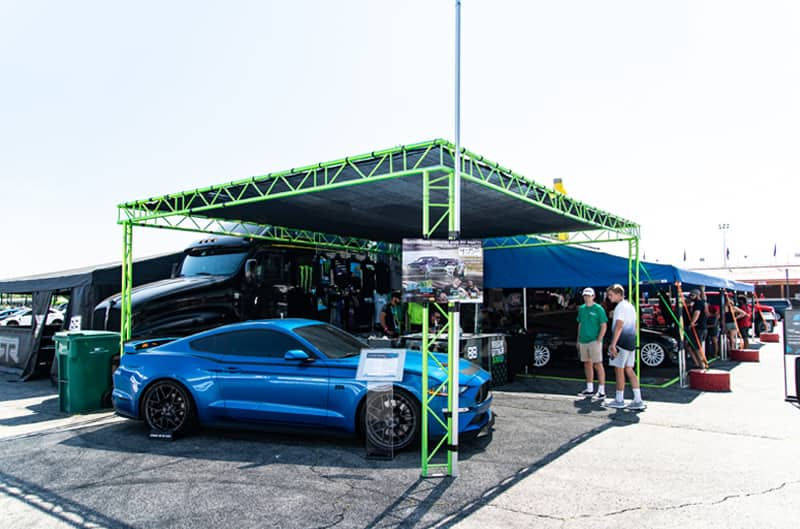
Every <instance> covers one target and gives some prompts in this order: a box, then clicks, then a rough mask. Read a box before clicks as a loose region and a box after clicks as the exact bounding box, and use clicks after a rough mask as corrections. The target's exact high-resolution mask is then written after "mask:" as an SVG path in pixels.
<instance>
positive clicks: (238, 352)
mask: <svg viewBox="0 0 800 529" xmlns="http://www.w3.org/2000/svg"><path fill="white" fill-rule="evenodd" d="M365 347H366V346H365V345H364V343H363V342H361V341H360V340H358V339H357V338H355V337H354V336H352V335H350V334H348V333H346V332H344V331H342V330H340V329H339V328H337V327H334V326H332V325H328V324H325V323H320V322H318V321H311V320H303V319H282V320H260V321H249V322H244V323H236V324H233V325H227V326H224V327H218V328H216V329H213V330H210V331H205V332H202V333H198V334H194V335H192V336H188V337H185V338H179V339H170V338H167V339H163V340H148V341H138V342H130V343H128V344H126V346H125V351H126V354H124V355H123V356H122V359H121V362H120V365H119V368H118V369H117V370H116V371H115V372H114V391H113V394H112V400H113V403H114V408H115V409H116V411H117V412H118V413H120V414H121V415H125V416H127V417H131V418H134V419H144V420H145V421H146V422H147V424H148V425H149V426H150V428H152V429H153V430H155V431H159V432H164V433H170V434H181V433H185V432H188V431H189V430H191V428H192V427H193V426H195V425H197V424H198V423H199V424H201V425H206V426H214V425H220V426H222V425H224V426H230V425H236V424H240V425H244V424H248V423H249V424H253V423H266V424H274V425H280V426H289V427H315V428H332V429H336V430H343V431H346V432H358V433H360V434H362V435H366V436H367V437H368V438H369V440H370V442H372V443H373V444H374V445H375V446H378V447H381V448H384V449H394V450H400V449H402V448H405V447H407V446H410V445H411V444H412V443H414V442H415V440H418V439H419V435H420V433H421V431H422V424H421V419H422V414H421V411H420V410H421V404H420V403H421V402H422V401H423V399H422V394H421V393H422V390H421V388H422V356H421V355H420V353H419V351H407V352H406V360H405V369H404V374H403V380H402V381H401V382H396V383H394V391H393V392H391V393H389V392H386V393H383V394H381V395H383V396H382V397H381V399H380V400H378V402H374V401H373V399H370V401H369V402H370V409H369V410H367V409H366V407H367V406H366V400H365V396H366V394H367V387H366V382H362V381H358V380H356V379H355V376H356V369H357V367H358V361H359V355H360V352H361V349H363V348H365ZM437 358H438V359H439V360H440V361H441V362H442V364H444V365H446V357H445V355H438V356H437ZM459 372H460V377H459V384H460V388H459V392H460V397H459V407H460V408H461V412H460V414H459V430H460V432H462V433H470V432H475V433H477V432H479V431H480V430H481V429H483V428H484V427H486V426H487V425H488V424H489V423H490V422H491V421H492V419H493V417H492V411H491V404H492V396H491V393H490V392H489V374H488V373H487V372H486V371H484V370H483V369H481V368H480V367H479V366H477V365H475V364H473V363H471V362H469V361H467V360H463V359H462V360H460V363H459ZM428 377H429V400H430V403H431V408H432V409H433V410H434V412H435V414H436V416H438V418H439V419H440V420H441V421H444V417H443V413H442V410H443V409H445V408H446V407H447V402H446V401H447V395H446V393H445V391H443V390H438V388H439V386H440V385H441V383H442V382H443V381H444V380H446V378H447V373H446V371H445V370H443V369H441V368H439V367H438V366H436V365H435V362H431V363H430V368H429V371H428ZM443 387H444V388H446V386H443ZM429 417H430V420H429V428H428V431H429V433H430V435H431V436H441V435H444V434H445V429H444V428H443V426H442V423H440V421H439V420H436V418H435V417H433V416H429ZM444 424H446V423H444Z"/></svg>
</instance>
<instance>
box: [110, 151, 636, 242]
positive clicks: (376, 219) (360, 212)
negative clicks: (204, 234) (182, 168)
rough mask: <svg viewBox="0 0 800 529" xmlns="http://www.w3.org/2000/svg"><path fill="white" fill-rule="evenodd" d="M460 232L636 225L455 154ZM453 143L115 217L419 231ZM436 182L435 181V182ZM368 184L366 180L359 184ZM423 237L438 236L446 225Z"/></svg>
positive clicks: (125, 208) (153, 222) (249, 182)
mask: <svg viewBox="0 0 800 529" xmlns="http://www.w3.org/2000/svg"><path fill="white" fill-rule="evenodd" d="M462 153H463V154H462V157H461V160H462V169H461V176H462V183H461V233H460V236H461V238H464V239H485V238H489V237H498V236H504V235H515V234H533V233H538V234H547V233H556V232H577V231H593V230H605V231H611V232H615V233H618V234H622V235H626V236H631V237H638V234H639V227H638V225H637V224H635V223H633V222H631V221H628V220H626V219H623V218H621V217H618V216H615V215H612V214H610V213H606V212H604V211H600V210H597V209H595V208H592V207H590V206H587V205H586V204H583V203H582V202H580V201H577V200H575V199H572V198H570V197H568V196H565V195H563V194H559V193H556V192H555V191H553V190H552V189H550V188H548V187H546V186H543V185H541V184H537V183H535V182H532V181H531V180H528V179H527V178H525V177H523V176H520V175H518V174H515V173H513V172H511V171H509V170H508V169H505V168H503V167H501V166H499V165H498V164H496V163H494V162H491V161H488V160H486V159H484V158H483V157H482V156H479V155H476V154H474V153H471V152H469V151H466V150H463V151H462ZM454 160H455V147H454V146H453V145H452V144H451V143H449V142H447V141H444V140H434V141H429V142H424V143H418V144H413V145H405V146H399V147H395V148H392V149H386V150H383V151H374V152H371V153H368V154H364V155H360V156H354V157H351V158H345V159H342V160H335V161H332V162H327V163H319V164H316V165H312V166H307V167H301V168H294V169H290V170H288V171H282V172H277V173H270V174H267V175H262V176H254V177H252V178H248V179H245V180H238V181H235V182H230V183H228V184H221V185H215V186H211V187H206V188H201V189H195V190H191V191H186V192H182V193H175V194H171V195H165V196H162V197H156V198H151V199H147V200H138V201H134V202H128V203H126V204H122V205H120V206H119V208H120V212H121V218H120V222H130V223H132V224H134V225H145V226H147V225H149V226H158V227H169V228H177V229H192V231H202V230H200V229H196V228H188V227H186V220H187V219H189V221H190V223H191V224H193V225H194V226H195V227H198V226H201V225H202V221H201V222H199V223H198V220H197V219H214V220H216V221H222V222H232V223H249V224H252V225H256V226H265V227H290V228H291V229H293V230H308V231H311V232H317V233H323V234H340V235H347V236H350V237H357V238H362V239H365V240H371V241H385V242H399V241H401V240H402V239H403V238H404V237H419V236H420V235H421V234H422V233H423V231H424V230H423V213H422V210H423V209H424V206H423V203H425V202H424V201H422V200H420V198H421V197H423V194H424V193H425V192H426V191H427V193H429V196H428V199H427V201H426V202H427V204H429V206H430V208H431V210H432V211H433V210H435V209H436V208H437V207H438V208H440V211H441V212H442V215H445V216H446V214H447V213H446V212H447V211H448V204H449V202H448V201H449V200H450V198H449V197H450V193H449V190H448V187H447V183H446V182H447V180H448V178H447V177H448V176H449V175H450V174H451V173H452V172H453V171H454ZM437 182H438V183H439V184H440V185H437ZM367 184H368V185H367ZM431 224H432V229H431V232H430V233H429V235H430V236H431V237H435V238H447V237H448V223H447V222H440V223H438V224H436V223H435V219H434V221H433V222H431Z"/></svg>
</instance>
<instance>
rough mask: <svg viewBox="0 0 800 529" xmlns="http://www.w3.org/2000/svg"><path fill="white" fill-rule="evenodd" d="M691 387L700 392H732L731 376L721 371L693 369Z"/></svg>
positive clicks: (690, 376)
mask: <svg viewBox="0 0 800 529" xmlns="http://www.w3.org/2000/svg"><path fill="white" fill-rule="evenodd" d="M689 387H691V388H692V389H699V390H700V391H730V390H731V374H730V373H729V372H727V371H720V370H719V369H705V370H703V369H692V370H691V371H689Z"/></svg>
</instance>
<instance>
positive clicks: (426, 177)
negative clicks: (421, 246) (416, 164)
mask: <svg viewBox="0 0 800 529" xmlns="http://www.w3.org/2000/svg"><path fill="white" fill-rule="evenodd" d="M430 203H431V173H430V171H423V172H422V234H423V237H428V236H429V235H430V229H431V212H430Z"/></svg>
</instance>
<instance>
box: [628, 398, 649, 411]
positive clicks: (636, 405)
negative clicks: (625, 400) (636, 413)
mask: <svg viewBox="0 0 800 529" xmlns="http://www.w3.org/2000/svg"><path fill="white" fill-rule="evenodd" d="M626 408H628V409H629V410H643V409H645V408H647V406H646V405H645V403H644V401H642V400H632V401H631V403H630V404H628V405H627V406H626Z"/></svg>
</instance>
